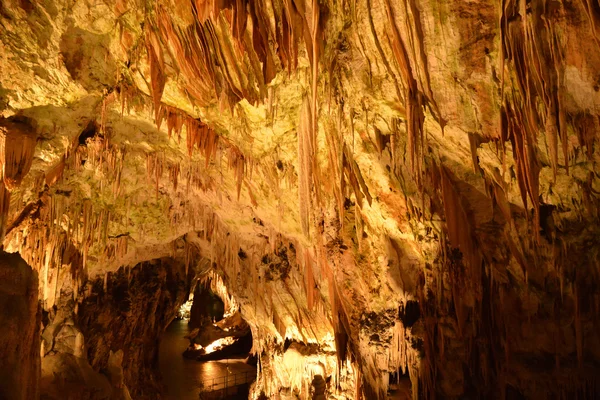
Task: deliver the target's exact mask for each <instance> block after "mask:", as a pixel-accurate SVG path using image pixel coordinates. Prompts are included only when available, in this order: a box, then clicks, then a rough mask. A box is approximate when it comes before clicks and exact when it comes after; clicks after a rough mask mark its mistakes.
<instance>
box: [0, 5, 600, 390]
mask: <svg viewBox="0 0 600 400" xmlns="http://www.w3.org/2000/svg"><path fill="white" fill-rule="evenodd" d="M599 113H600V6H599V5H598V3H597V2H595V1H594V0H564V1H549V0H532V1H527V2H525V1H523V0H502V1H491V0H471V1H463V0H451V1H430V0H361V1H351V0H320V1H318V0H312V1H311V0H272V1H267V0H258V1H246V0H236V1H233V0H222V1H217V0H195V1H194V0H191V1H177V0H156V1H148V0H116V1H113V0H103V1H91V0H85V1H83V0H82V1H71V0H40V1H31V0H20V1H16V0H5V1H2V2H1V3H0V115H1V118H0V133H1V140H2V146H0V157H1V161H2V167H3V169H2V177H3V183H2V185H0V211H1V215H0V220H1V221H2V232H1V234H2V237H3V245H4V249H5V250H6V251H10V252H19V253H21V255H22V256H23V258H24V259H25V260H26V261H27V262H28V263H29V264H30V265H31V266H32V267H33V268H35V269H36V270H38V272H39V273H40V285H41V286H42V288H43V289H42V290H43V295H42V297H43V300H44V301H48V302H49V303H48V304H52V302H53V301H54V300H53V299H54V297H55V296H56V290H57V289H56V288H55V289H52V290H50V289H48V288H49V287H51V286H52V285H58V282H61V283H60V284H61V285H62V284H63V282H68V283H64V284H65V285H71V286H72V287H73V288H75V291H77V288H78V287H79V286H78V285H82V284H83V282H84V281H85V280H86V279H92V278H95V277H98V276H104V275H106V274H108V273H113V272H116V271H117V270H118V268H119V267H122V266H128V265H129V266H133V265H135V264H137V263H139V262H141V261H146V260H152V259H159V258H161V257H165V256H168V255H170V254H173V253H174V252H182V253H183V254H185V255H186V257H187V258H186V260H188V262H190V263H194V265H195V264H196V263H197V260H191V257H190V256H189V255H190V254H192V253H193V254H196V255H198V254H200V255H201V256H198V257H200V258H201V259H202V260H203V261H202V263H200V264H202V265H204V267H206V265H207V264H208V265H209V266H210V264H211V263H210V262H208V261H207V260H209V261H212V262H214V263H215V264H216V265H218V268H220V269H221V270H222V273H223V274H224V275H226V276H228V277H229V280H230V281H231V282H234V283H232V285H233V286H234V289H232V292H233V293H234V294H235V293H236V289H235V287H238V286H239V288H240V289H239V293H238V294H239V296H241V297H243V296H249V295H248V293H263V294H264V296H265V297H272V298H277V299H276V300H274V302H273V304H279V305H278V306H277V305H276V306H273V307H274V309H276V311H275V315H278V318H287V319H289V320H290V321H292V320H293V323H292V322H290V324H292V325H294V324H295V325H297V328H295V330H294V332H295V333H293V335H296V337H297V338H298V339H299V340H300V339H302V340H305V341H309V342H310V341H317V342H318V341H321V340H324V339H323V338H324V337H331V336H332V335H334V334H336V335H337V334H338V333H339V331H340V330H341V331H343V332H345V334H346V335H347V336H349V338H350V343H351V344H350V345H349V350H350V352H351V353H352V354H353V356H354V357H357V358H358V359H361V360H362V361H361V365H363V367H362V374H363V376H364V377H365V382H368V385H369V386H370V387H372V388H373V390H374V393H380V392H378V391H382V390H385V385H386V384H387V383H386V382H384V381H382V380H381V379H382V378H380V377H378V376H377V372H376V371H380V370H390V371H391V370H394V369H397V368H399V367H401V366H404V365H408V364H410V363H413V364H412V365H417V364H416V363H415V362H414V360H413V358H414V357H417V358H419V357H421V358H423V357H424V358H426V359H427V357H433V356H432V353H431V351H433V350H432V349H433V348H434V347H435V348H437V349H438V350H436V352H437V351H439V346H440V344H439V343H437V342H436V343H434V339H432V337H433V336H432V335H433V333H432V331H431V329H433V328H432V327H431V326H430V325H428V324H427V323H422V324H420V325H418V326H417V327H416V328H415V332H413V333H411V334H410V335H413V334H414V336H415V337H419V338H425V339H424V341H425V348H424V349H423V348H422V347H421V348H420V349H419V350H415V349H412V350H411V349H409V350H398V349H397V348H396V350H394V346H395V344H394V343H395V342H394V341H397V340H399V339H398V338H397V335H398V333H397V332H398V329H400V328H396V326H398V324H399V322H396V321H397V314H398V309H399V307H400V308H402V307H403V305H404V304H407V302H408V301H418V302H419V303H420V304H421V308H422V313H427V312H430V313H431V315H435V318H436V321H437V322H436V324H439V328H438V329H439V332H444V333H439V336H436V337H440V336H441V337H443V336H444V335H446V336H447V337H450V338H451V339H447V340H448V343H451V342H452V340H454V339H456V338H462V337H464V335H466V336H469V334H468V333H466V332H469V330H470V329H471V327H472V326H474V325H475V324H476V322H475V321H480V320H482V318H480V315H481V313H482V306H481V304H487V303H486V302H488V303H489V302H490V300H489V298H488V297H489V296H492V297H494V300H493V301H492V303H493V302H498V303H499V305H498V306H494V307H492V306H490V309H494V310H500V311H501V310H502V309H506V310H518V311H517V312H518V315H519V316H520V317H519V318H534V319H536V318H539V319H540V321H545V322H547V321H548V320H552V321H555V320H560V321H561V322H560V323H561V324H564V323H568V322H564V321H563V320H562V319H561V318H563V316H556V317H554V316H553V317H550V316H548V313H550V314H552V312H551V311H548V310H552V309H553V307H555V306H554V305H553V304H555V301H556V299H557V298H562V299H563V301H564V302H565V303H564V304H568V306H565V307H567V309H568V310H569V311H568V312H572V313H574V314H575V315H576V318H575V319H576V320H577V321H581V319H582V318H583V319H584V320H585V315H588V316H593V315H594V314H595V313H597V312H599V311H600V303H598V298H600V297H598V295H597V291H596V289H595V287H596V286H595V285H596V282H597V281H598V278H599V276H598V267H599V259H600V255H599V245H598V237H599V236H598V235H599V234H600V228H599V226H600V225H599V224H598V222H599V221H598V216H599V214H598V212H599V204H600V202H599V196H600V180H599V175H598V174H599V171H600V167H599V166H598V163H599V162H600V152H599V148H598V146H599V143H598V137H599V134H598V133H599V132H600V126H599V125H600V120H599V117H598V115H599ZM282 248H286V249H287V250H286V251H287V253H286V257H288V258H290V259H291V258H294V260H293V262H292V261H290V264H293V266H294V268H297V269H298V271H299V272H298V274H296V275H293V276H292V278H290V279H286V278H287V275H285V274H284V275H282V276H281V277H280V278H281V279H280V281H279V282H271V283H269V285H270V286H269V288H267V289H265V288H262V289H259V287H263V286H268V285H263V283H261V282H264V281H261V279H263V280H264V279H267V278H265V271H264V269H265V265H266V264H269V262H268V261H269V260H267V262H265V258H264V255H265V254H266V253H268V252H272V253H276V254H278V255H279V256H282V254H281V251H280V250H281V249H282ZM290 248H291V249H293V251H291V250H290ZM190 260H191V261H190ZM65 266H70V268H64V267H65ZM192 267H194V266H192ZM61 268H62V270H61ZM206 268H208V267H206ZM48 271H54V272H50V273H48ZM61 271H62V272H61ZM61 273H62V274H68V279H67V278H65V280H62V278H60V277H61V275H60V274H61ZM65 276H67V275H65ZM248 276H249V278H247V277H248ZM271 278H272V277H271ZM245 280H248V281H249V282H250V283H248V284H247V285H246V283H245ZM271 280H273V279H271ZM289 280H294V281H293V282H292V283H290V282H289ZM242 281H243V282H242ZM240 282H242V283H240ZM278 285H280V286H281V285H283V286H287V290H288V291H285V290H281V291H279V290H278V287H279V286H278ZM242 288H243V290H242ZM53 290H54V294H52V293H51V292H52V291H53ZM58 290H60V288H59V289H58ZM273 292H275V293H276V294H273ZM244 293H245V294H244ZM265 293H266V294H265ZM277 293H280V294H277ZM490 293H491V294H490ZM594 293H596V294H595V295H594ZM594 296H595V297H594ZM594 298H595V300H590V301H588V299H594ZM486 299H487V300H486ZM564 299H570V300H564ZM294 301H295V302H296V307H297V308H298V309H299V310H302V312H300V311H297V312H292V311H290V310H287V311H286V310H285V307H284V305H286V304H289V303H290V302H294ZM504 302H506V303H504ZM582 302H586V303H589V304H588V305H587V306H586V307H584V308H582V307H580V306H578V305H579V304H580V303H582ZM573 304H574V305H573ZM265 307H266V306H265ZM278 307H279V308H278ZM427 307H429V308H428V309H429V311H427ZM436 307H437V308H436ZM573 307H574V309H575V310H576V311H573ZM266 308H268V307H266ZM266 308H265V309H266ZM433 309H436V310H438V311H436V312H435V313H434V312H432V311H431V310H433ZM340 310H341V311H340ZM439 310H444V311H439ZM263 311H264V310H263ZM500 311H498V312H500ZM508 312H509V311H507V313H508ZM247 313H249V323H250V324H251V325H252V324H254V325H253V328H254V329H256V327H257V326H258V325H259V322H256V321H259V320H260V318H263V317H260V318H259V317H258V316H257V315H258V313H259V311H247ZM255 314H256V315H255ZM264 314H265V315H266V316H265V317H264V318H266V319H269V321H271V320H272V318H273V317H272V314H273V311H264ZM284 314H285V315H287V316H285V317H284V316H283V315H284ZM288 314H289V315H288ZM400 314H402V313H400ZM500 314H502V313H501V312H500ZM302 315H312V317H311V318H313V321H317V322H315V323H314V324H313V325H314V326H313V327H312V328H311V327H309V326H303V324H302V322H301V319H302V318H301V316H302ZM502 315H504V317H498V321H499V320H503V321H504V322H498V321H494V322H490V324H492V325H493V326H496V325H497V326H500V325H502V329H504V332H503V333H502V334H503V335H510V336H513V337H514V345H512V349H513V350H514V351H515V352H522V353H527V352H529V353H532V354H537V353H541V352H544V354H545V353H546V352H556V351H558V350H556V349H549V347H552V346H554V344H552V346H550V345H548V344H547V343H546V342H544V341H540V343H538V344H537V346H538V347H535V345H533V344H528V345H526V344H525V343H528V341H529V339H528V337H527V333H526V332H521V331H518V329H517V327H515V326H514V325H511V323H510V322H508V321H507V318H508V317H506V314H502ZM253 316H255V317H256V318H257V319H256V321H254V320H253ZM582 316H583V317H582ZM267 317H268V318H267ZM565 318H566V317H565ZM590 318H592V317H590ZM266 319H265V321H266ZM492 319H494V318H493V317H492ZM592 320H593V318H592ZM253 321H254V322H253ZM260 321H262V320H260ZM319 321H320V322H319ZM577 321H576V322H571V323H572V324H573V332H574V333H573V334H572V335H571V336H572V338H571V339H565V343H564V346H565V350H564V354H559V355H557V357H558V358H560V357H562V356H564V357H565V358H568V357H569V354H576V356H577V358H578V359H579V362H580V363H581V362H583V359H584V358H585V357H584V356H583V353H584V351H583V350H582V348H583V347H585V346H584V345H583V344H582V343H583V342H585V343H587V344H590V343H594V344H590V346H592V348H589V349H588V348H587V347H586V350H585V353H586V354H591V356H590V357H592V358H594V359H595V360H598V359H599V358H600V352H599V351H598V349H599V348H600V341H598V337H597V334H592V333H590V332H591V331H593V329H594V328H593V327H594V326H595V325H594V324H593V323H592V322H589V321H588V322H584V323H582V322H577ZM590 321H591V320H590ZM545 322H544V323H545ZM477 323H479V322H477ZM548 323H549V322H548ZM494 324H496V325H494ZM541 324H542V322H540V326H541ZM578 324H579V325H578ZM590 324H591V325H590ZM275 325H276V324H275ZM275 325H273V324H271V326H269V327H268V328H264V329H265V330H266V331H267V332H275V331H276V328H277V326H275ZM400 325H403V326H405V325H406V324H405V323H404V321H403V324H400ZM315 326H316V327H319V328H317V329H316V330H315V329H314V327H315ZM405 327H406V326H405ZM319 329H321V331H319ZM402 329H404V328H402ZM406 329H408V327H406ZM540 329H542V328H540ZM291 331H292V329H290V332H291ZM375 331H378V332H380V333H379V334H380V336H381V337H377V338H374V337H373V332H375ZM517 331H518V332H517ZM402 332H404V331H402ZM449 332H451V333H449ZM582 332H583V333H582ZM328 335H329V336H328ZM403 335H404V333H403ZM407 335H408V334H407ZM540 335H541V334H540ZM590 335H591V336H590ZM571 336H569V337H571ZM565 337H566V336H565ZM582 337H583V338H584V339H582ZM427 338H429V339H427ZM436 340H437V339H436ZM338 342H339V341H338ZM442 342H443V339H442ZM338 345H339V343H338ZM344 345H345V344H344ZM372 346H375V347H376V348H377V349H378V350H376V351H372V349H370V348H372ZM403 346H404V345H403ZM428 346H432V347H428ZM436 346H437V347H436ZM473 346H474V345H473ZM594 346H596V347H594ZM466 347H469V346H466ZM505 347H506V348H508V346H505ZM390 348H391V350H390ZM442 349H443V347H442ZM594 349H595V350H594ZM455 350H456V349H455ZM339 351H340V350H339V348H338V352H339ZM447 351H448V352H450V353H451V352H452V351H453V349H452V346H451V345H448V349H447ZM464 351H466V350H464V349H462V350H456V352H457V353H456V354H461V357H463V359H468V356H465V355H464V354H463V353H464ZM506 351H507V352H508V350H506ZM394 352H396V353H398V352H399V353H398V354H401V355H400V356H399V355H398V354H396V353H394ZM536 352H537V353H536ZM392 353H394V355H392ZM442 353H443V350H442ZM559 353H560V352H559ZM407 354H408V355H407ZM553 354H554V353H553ZM411 357H413V358H411ZM459 358H460V357H459ZM410 360H413V361H410ZM440 360H443V357H442V358H441V359H440ZM442 364H443V365H442ZM515 364H518V362H516V361H515ZM419 365H420V366H419V367H414V368H417V369H418V370H419V374H420V377H421V379H422V382H425V386H426V387H428V388H429V389H431V388H432V387H433V386H434V383H433V382H434V381H435V380H436V379H437V380H441V379H442V378H443V379H445V380H444V382H450V383H448V385H449V386H448V387H445V386H441V389H440V388H438V389H435V390H437V391H438V392H440V391H441V392H442V393H446V394H448V393H450V394H452V393H453V390H454V389H453V388H452V387H451V386H452V382H457V381H460V379H466V378H464V377H463V376H462V373H459V372H457V371H456V370H454V368H453V367H452V365H453V364H452V363H451V362H450V361H443V362H442V361H439V360H438V361H437V362H429V363H428V364H423V363H421V364H419ZM519 365H520V364H519ZM436 368H439V371H443V372H440V375H439V376H437V375H436V374H435V373H434V371H436ZM515 371H520V370H519V369H518V368H517V367H515V368H514V369H512V370H511V371H509V372H507V373H506V376H509V378H510V379H513V383H514V382H521V381H520V380H519V379H522V380H527V379H530V378H531V377H529V376H527V377H525V378H515V377H514V376H516V375H518V373H517V372H515ZM511 373H512V374H513V375H511ZM509 378H507V379H509ZM531 379H532V380H535V379H536V378H531ZM581 379H585V377H583V378H581ZM427 385H429V386H427ZM514 385H515V386H518V385H519V384H518V383H514ZM413 389H414V387H413ZM429 389H428V390H429ZM421 390H423V389H421ZM431 390H433V389H431Z"/></svg>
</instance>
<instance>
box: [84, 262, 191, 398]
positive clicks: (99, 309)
mask: <svg viewBox="0 0 600 400" xmlns="http://www.w3.org/2000/svg"><path fill="white" fill-rule="evenodd" d="M178 266H181V264H179V263H177V262H176V261H175V260H172V259H168V258H165V259H159V260H156V261H154V262H151V263H144V264H140V265H138V266H136V267H135V268H132V269H131V270H128V269H126V268H122V269H119V270H118V271H116V272H115V273H114V274H110V276H109V277H107V280H106V286H104V283H103V280H102V279H101V278H99V279H97V280H95V281H92V282H90V287H89V291H90V293H89V295H88V296H87V297H86V299H85V300H84V301H83V302H82V303H81V304H80V308H79V313H78V322H79V326H81V331H82V332H83V334H84V336H85V337H86V339H87V357H88V360H89V361H90V364H91V365H92V367H93V368H94V369H95V370H97V371H104V372H105V373H106V374H107V375H108V377H109V379H110V382H111V384H112V385H113V387H114V388H115V391H116V392H117V393H118V394H117V395H116V396H115V397H113V398H119V399H127V398H133V399H158V398H160V392H161V386H160V383H159V381H158V377H157V376H156V371H155V369H154V368H155V366H156V363H157V357H158V339H159V337H160V335H161V333H162V332H163V331H164V330H165V329H166V327H167V326H168V324H169V323H170V322H171V321H172V320H173V318H174V317H175V315H176V313H177V309H178V308H179V306H181V304H183V302H184V301H185V300H186V299H187V295H188V293H189V282H188V281H187V278H186V275H185V271H184V270H181V269H180V268H179V269H178ZM129 396H131V397H129Z"/></svg>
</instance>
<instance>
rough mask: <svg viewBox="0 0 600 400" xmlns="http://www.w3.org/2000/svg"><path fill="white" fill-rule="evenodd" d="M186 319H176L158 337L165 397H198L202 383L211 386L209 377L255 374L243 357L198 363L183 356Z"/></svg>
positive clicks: (184, 399) (185, 399) (176, 399)
mask: <svg viewBox="0 0 600 400" xmlns="http://www.w3.org/2000/svg"><path fill="white" fill-rule="evenodd" d="M187 334H188V322H187V321H185V320H175V321H173V322H172V323H171V324H170V325H169V327H168V328H167V329H166V331H165V333H164V334H163V336H162V337H161V341H160V350H159V368H160V373H161V375H162V377H163V383H164V387H165V392H164V393H163V396H162V398H163V399H168V400H192V399H193V400H198V397H199V393H200V388H201V387H202V385H203V383H205V384H207V385H210V383H211V380H212V379H219V378H222V377H224V376H226V375H228V374H230V375H234V374H239V373H246V372H248V373H249V374H251V373H256V369H255V368H254V367H252V366H250V365H247V364H245V363H244V361H243V360H221V361H207V362H198V361H195V360H189V359H186V358H184V357H183V356H182V353H183V351H184V350H185V349H186V347H187V346H188V343H189V341H188V339H186V338H185V335H187Z"/></svg>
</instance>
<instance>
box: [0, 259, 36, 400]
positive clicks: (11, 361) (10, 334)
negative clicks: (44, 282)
mask: <svg viewBox="0 0 600 400" xmlns="http://www.w3.org/2000/svg"><path fill="white" fill-rule="evenodd" d="M0 307H1V309H2V310H3V311H2V313H1V314H0V398H2V399H15V400H33V399H37V398H39V380H40V316H41V312H40V307H39V305H38V279H37V273H36V272H35V271H33V270H32V269H31V267H30V266H29V265H27V263H26V262H25V261H24V260H23V259H22V258H21V257H20V256H19V255H18V254H9V253H6V252H4V251H2V252H0Z"/></svg>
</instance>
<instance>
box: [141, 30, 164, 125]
mask: <svg viewBox="0 0 600 400" xmlns="http://www.w3.org/2000/svg"><path fill="white" fill-rule="evenodd" d="M146 24H147V25H148V27H147V28H146V29H145V32H146V49H147V53H148V64H150V83H151V85H152V86H151V89H152V99H153V101H154V119H155V120H156V121H157V123H158V120H159V113H160V100H161V98H162V94H163V90H164V89H165V82H166V79H165V61H164V57H163V52H162V47H161V45H160V39H159V38H158V35H157V34H156V32H155V31H154V28H153V27H152V25H151V24H150V22H149V21H147V22H146ZM159 125H160V124H159ZM159 127H160V126H159Z"/></svg>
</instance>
